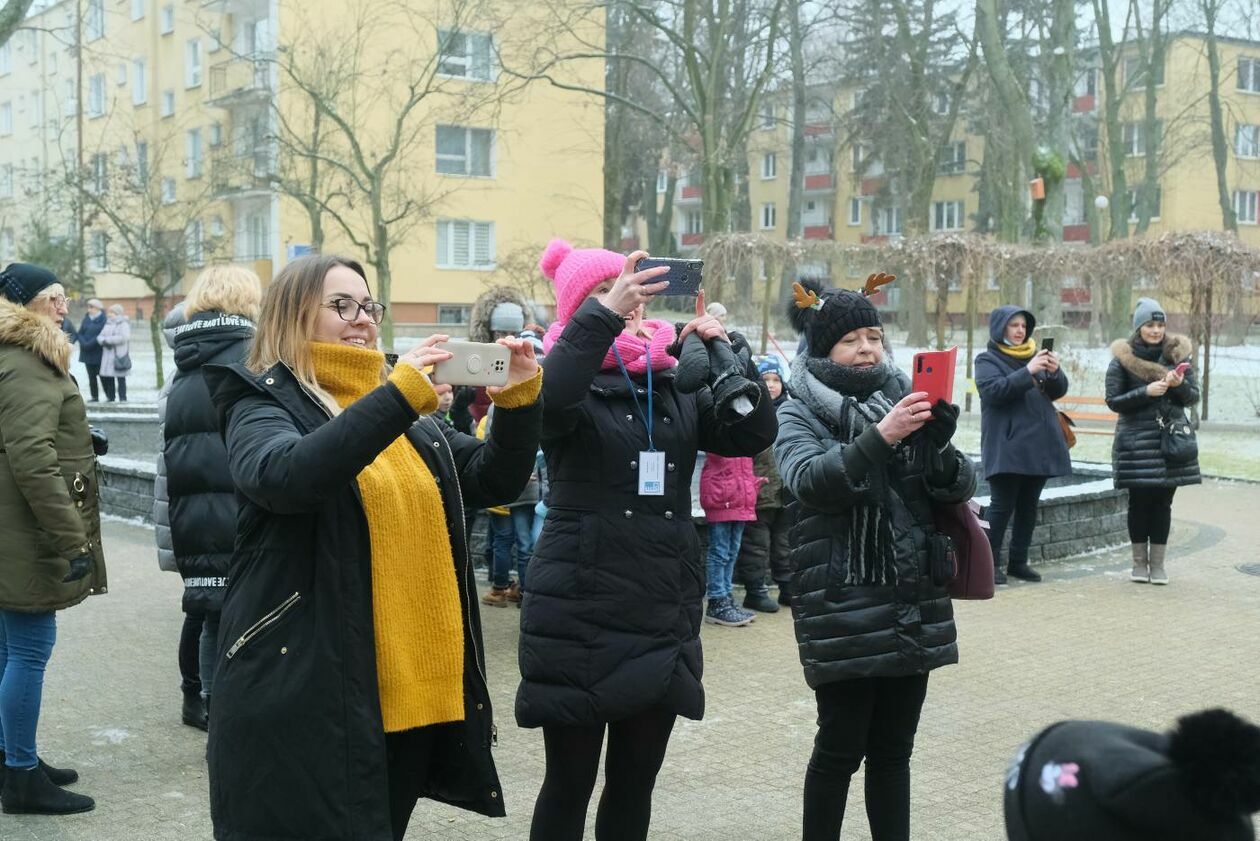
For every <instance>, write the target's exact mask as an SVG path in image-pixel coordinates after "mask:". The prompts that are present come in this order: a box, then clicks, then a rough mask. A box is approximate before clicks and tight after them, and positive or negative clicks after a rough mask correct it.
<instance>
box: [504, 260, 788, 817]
mask: <svg viewBox="0 0 1260 841" xmlns="http://www.w3.org/2000/svg"><path fill="white" fill-rule="evenodd" d="M646 256H647V255H646V254H645V253H644V252H642V251H638V252H635V253H633V254H631V255H630V256H629V257H623V256H622V255H620V254H616V253H614V252H611V251H605V250H603V249H580V250H574V249H573V248H572V246H570V245H569V244H568V243H567V242H564V241H563V240H553V241H552V242H551V244H550V245H549V246H548V247H547V250H546V252H545V253H544V254H543V257H542V262H541V268H542V272H543V274H544V275H546V276H547V277H548V278H550V279H552V281H553V282H554V283H555V287H556V322H555V323H554V324H553V325H552V326H551V329H549V330H548V331H547V335H546V338H545V340H544V342H543V345H544V347H545V348H546V351H547V361H546V367H547V378H546V386H545V397H546V408H545V412H544V413H545V422H544V424H543V429H544V432H543V441H542V446H543V453H544V455H545V456H546V460H547V472H548V476H549V479H550V486H549V491H548V497H547V505H548V510H547V518H546V522H545V523H544V524H543V529H542V535H541V536H540V537H539V539H538V544H537V546H535V549H534V557H533V559H532V560H531V562H530V568H529V587H528V588H527V589H526V591H525V598H524V603H523V605H522V607H523V610H522V615H521V641H520V663H521V675H522V677H523V680H522V682H521V686H520V689H519V691H518V692H517V696H516V720H517V722H518V723H519V724H520V725H521V726H522V727H541V728H542V729H543V742H544V745H545V749H546V757H547V773H546V778H545V779H544V781H543V785H542V790H541V791H540V792H539V795H538V800H537V802H536V804H535V807H534V817H533V823H532V827H531V830H530V838H531V839H533V841H577V839H580V838H582V831H583V827H584V826H585V824H586V812H587V806H588V804H589V802H590V797H591V793H592V791H593V789H594V786H595V776H596V773H597V771H598V768H599V757H600V751H601V748H602V747H603V743H604V736H605V731H607V735H608V754H607V760H606V762H605V785H604V792H603V794H602V796H601V797H600V802H599V811H598V814H597V817H596V820H595V837H596V838H597V839H599V841H609V839H619V841H622V840H624V841H631V839H644V838H646V837H647V832H648V825H649V823H650V820H651V811H652V788H653V786H654V785H655V782H656V775H657V772H658V771H659V770H660V767H661V763H662V762H663V761H664V758H665V749H666V746H667V745H668V742H669V736H670V732H671V731H672V730H673V726H674V720H675V718H676V717H677V716H679V715H683V716H686V717H687V718H692V719H698V718H700V717H701V716H702V715H703V714H704V690H703V688H702V686H701V683H700V679H701V671H702V668H701V653H700V625H701V614H700V605H701V600H702V599H703V596H704V580H703V572H702V567H701V563H700V547H699V540H698V538H697V536H696V530H695V526H694V525H693V524H692V521H691V475H692V471H693V469H694V468H695V462H696V451H697V450H707V451H709V452H714V453H718V454H719V455H725V456H752V455H755V454H756V453H758V452H760V451H761V450H763V449H765V448H766V447H767V446H768V445H769V444H770V442H771V441H772V440H773V438H774V430H775V419H774V411H773V407H772V406H771V401H770V399H769V396H768V395H766V394H764V387H763V388H762V389H761V391H762V393H761V395H760V400H759V401H758V404H757V405H756V407H755V408H754V409H753V410H752V412H751V413H750V414H748V415H746V416H745V417H743V418H742V419H740V420H739V421H737V422H732V423H727V422H724V421H721V420H719V419H718V417H717V416H716V413H715V411H714V400H713V395H712V392H711V391H710V390H709V388H708V387H702V388H701V389H700V390H699V391H698V392H694V393H689V394H684V393H682V392H681V391H679V390H678V389H677V388H676V387H675V383H674V375H675V359H674V358H673V357H672V356H670V355H669V353H668V349H669V348H670V346H671V345H672V344H673V343H674V341H675V330H674V327H673V326H672V325H671V324H669V323H668V322H665V321H654V320H647V319H645V317H644V309H645V308H646V306H647V304H648V302H649V301H651V300H652V297H653V296H654V295H656V294H657V293H660V292H662V291H664V290H665V289H666V286H667V284H666V283H665V282H661V280H660V277H661V275H662V274H663V273H664V272H665V271H666V269H665V268H664V267H659V268H652V269H646V270H644V271H636V270H635V265H636V264H637V263H638V261H639V260H640V259H641V258H643V257H646ZM701 307H702V305H701ZM701 307H698V308H697V309H698V312H699V313H700V314H699V315H698V316H697V317H696V319H695V320H693V321H692V322H690V323H689V324H688V325H687V326H686V327H685V328H684V329H683V335H684V336H685V335H687V334H689V333H691V332H693V331H694V332H696V333H698V334H699V335H700V337H701V338H702V339H703V340H704V341H706V342H724V341H727V336H726V331H725V330H724V328H723V327H722V326H721V324H720V323H719V322H718V321H717V319H715V318H713V317H712V316H709V315H706V314H704V311H703V309H702V308H701ZM747 373H748V374H749V378H750V379H753V380H755V379H756V374H755V372H747Z"/></svg>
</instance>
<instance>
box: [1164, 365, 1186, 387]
mask: <svg viewBox="0 0 1260 841" xmlns="http://www.w3.org/2000/svg"><path fill="white" fill-rule="evenodd" d="M1189 370H1190V363H1189V362H1182V363H1181V364H1180V365H1178V366H1177V367H1176V368H1173V369H1172V370H1171V371H1169V372H1168V376H1167V377H1165V378H1164V379H1165V381H1166V382H1167V383H1168V385H1170V386H1179V385H1181V384H1182V383H1183V382H1184V381H1185V378H1186V371H1189Z"/></svg>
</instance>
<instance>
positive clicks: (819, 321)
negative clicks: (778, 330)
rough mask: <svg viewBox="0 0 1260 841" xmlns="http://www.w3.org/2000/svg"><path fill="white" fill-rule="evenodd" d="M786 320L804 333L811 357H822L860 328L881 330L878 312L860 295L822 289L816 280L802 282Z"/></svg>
mask: <svg viewBox="0 0 1260 841" xmlns="http://www.w3.org/2000/svg"><path fill="white" fill-rule="evenodd" d="M798 286H799V287H800V289H799V291H798V292H797V294H796V297H795V299H794V300H793V301H792V303H790V304H788V318H789V319H791V321H792V326H793V327H795V328H796V331H797V332H798V333H804V334H805V338H806V342H807V346H806V351H807V352H808V353H809V355H810V356H816V357H824V356H827V355H828V354H829V353H831V348H832V347H833V346H834V345H835V343H836V342H838V341H840V339H841V337H842V336H844V335H845V334H846V333H851V332H853V331H854V330H857V329H859V328H861V327H881V326H883V325H882V323H881V322H880V320H879V310H877V309H875V305H874V304H872V303H871V302H870V300H868V299H867V297H866V296H865V295H863V294H862V293H861V292H850V291H849V290H847V289H824V288H823V287H822V284H820V283H819V282H818V281H816V280H802V281H801V282H800V283H799V284H798Z"/></svg>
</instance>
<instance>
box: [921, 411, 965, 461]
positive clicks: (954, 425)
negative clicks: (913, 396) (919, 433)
mask: <svg viewBox="0 0 1260 841" xmlns="http://www.w3.org/2000/svg"><path fill="white" fill-rule="evenodd" d="M957 430H958V407H957V406H955V405H953V404H952V403H946V402H945V401H944V400H937V401H936V405H935V406H933V407H932V419H931V420H930V421H928V422H927V423H925V424H923V437H924V438H926V439H927V440H928V441H929V442H930V443H931V444H932V446H933V447H935V448H936V449H937V450H943V449H945V445H946V444H948V443H949V442H950V439H951V438H953V437H954V433H955V432H956V431H957Z"/></svg>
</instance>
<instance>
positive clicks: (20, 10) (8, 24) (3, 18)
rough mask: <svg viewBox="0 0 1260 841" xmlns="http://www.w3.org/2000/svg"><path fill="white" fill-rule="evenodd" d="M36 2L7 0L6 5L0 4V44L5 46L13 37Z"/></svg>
mask: <svg viewBox="0 0 1260 841" xmlns="http://www.w3.org/2000/svg"><path fill="white" fill-rule="evenodd" d="M34 2H35V0H5V3H4V5H3V6H0V46H4V44H5V43H6V42H8V40H9V39H10V38H11V37H13V33H14V32H16V31H17V30H18V27H20V26H21V25H22V21H23V20H25V19H26V13H27V12H28V11H30V9H31V6H32V5H33V4H34Z"/></svg>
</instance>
